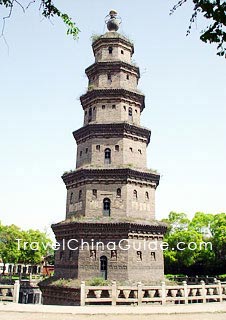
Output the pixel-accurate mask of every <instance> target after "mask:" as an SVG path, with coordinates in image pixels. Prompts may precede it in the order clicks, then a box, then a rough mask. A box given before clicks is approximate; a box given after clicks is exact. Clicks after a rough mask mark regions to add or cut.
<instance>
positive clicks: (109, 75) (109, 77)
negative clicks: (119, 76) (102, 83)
mask: <svg viewBox="0 0 226 320" xmlns="http://www.w3.org/2000/svg"><path fill="white" fill-rule="evenodd" d="M108 80H109V81H111V74H110V73H108Z"/></svg>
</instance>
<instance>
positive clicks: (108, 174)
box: [62, 168, 160, 188]
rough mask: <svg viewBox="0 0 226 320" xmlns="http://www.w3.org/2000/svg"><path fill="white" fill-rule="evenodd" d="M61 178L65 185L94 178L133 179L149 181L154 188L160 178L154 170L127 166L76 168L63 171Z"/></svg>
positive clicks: (104, 179)
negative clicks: (115, 167)
mask: <svg viewBox="0 0 226 320" xmlns="http://www.w3.org/2000/svg"><path fill="white" fill-rule="evenodd" d="M62 179H63V181H64V183H65V184H66V186H68V185H71V184H72V185H73V184H74V183H79V182H81V181H84V182H85V181H86V182H87V181H94V180H97V181H98V180H103V181H108V180H110V179H111V180H114V181H119V180H122V181H126V182H128V183H129V180H130V181H131V180H134V182H136V181H137V182H140V181H141V182H143V183H149V184H151V185H152V186H153V187H154V188H157V186H158V184H159V180H160V175H159V174H157V173H154V172H147V171H138V170H133V169H129V168H123V169H121V168H120V169H77V170H75V171H72V172H69V173H65V174H64V175H63V176H62Z"/></svg>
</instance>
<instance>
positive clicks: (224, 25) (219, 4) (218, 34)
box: [170, 0, 226, 57]
mask: <svg viewBox="0 0 226 320" xmlns="http://www.w3.org/2000/svg"><path fill="white" fill-rule="evenodd" d="M185 2H188V0H180V1H179V2H178V3H177V4H176V5H175V6H174V7H173V8H172V10H171V11H170V14H173V13H174V12H175V11H176V10H177V9H178V8H179V7H181V6H182V5H183V4H184V3H185ZM192 2H193V4H194V9H193V14H192V16H191V19H190V25H189V27H188V30H187V35H189V33H190V32H191V27H192V24H193V23H194V22H195V21H196V19H197V16H198V14H201V15H202V16H203V17H204V18H205V19H207V20H208V25H207V27H206V29H205V30H202V31H201V36H200V39H201V41H203V42H205V43H208V42H209V43H216V44H217V55H219V56H225V57H226V2H225V1H222V0H212V1H211V0H192Z"/></svg>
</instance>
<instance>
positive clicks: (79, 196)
mask: <svg viewBox="0 0 226 320" xmlns="http://www.w3.org/2000/svg"><path fill="white" fill-rule="evenodd" d="M81 199H82V190H79V194H78V200H81Z"/></svg>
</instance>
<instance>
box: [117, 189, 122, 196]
mask: <svg viewBox="0 0 226 320" xmlns="http://www.w3.org/2000/svg"><path fill="white" fill-rule="evenodd" d="M121 196H122V190H121V189H120V188H118V189H117V198H121Z"/></svg>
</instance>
